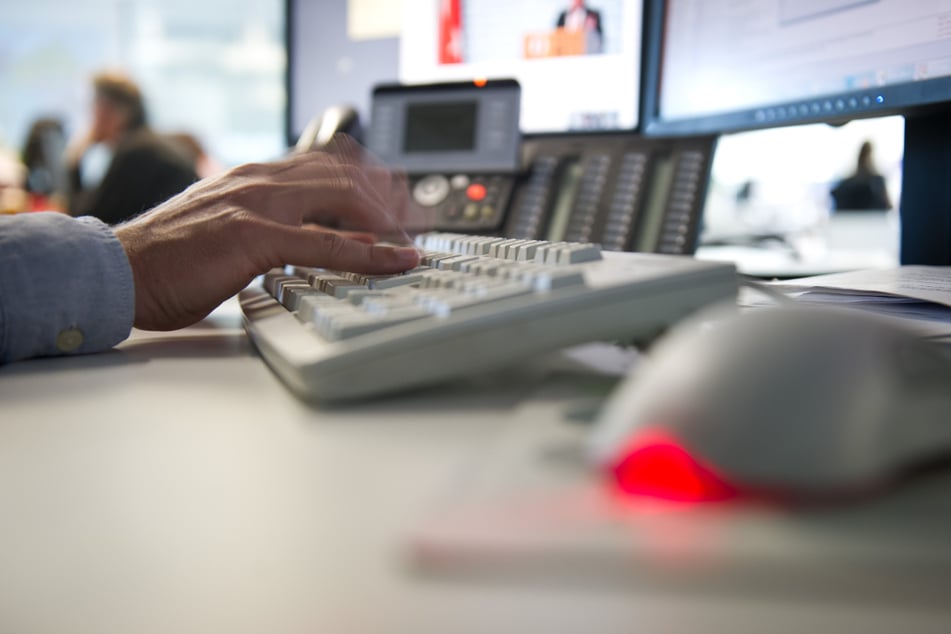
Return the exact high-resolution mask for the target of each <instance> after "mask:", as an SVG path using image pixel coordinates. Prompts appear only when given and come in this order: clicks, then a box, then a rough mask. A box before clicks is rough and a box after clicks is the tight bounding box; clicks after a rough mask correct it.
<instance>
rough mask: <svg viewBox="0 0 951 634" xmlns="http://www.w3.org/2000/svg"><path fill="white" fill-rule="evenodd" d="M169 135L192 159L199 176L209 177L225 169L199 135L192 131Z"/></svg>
mask: <svg viewBox="0 0 951 634" xmlns="http://www.w3.org/2000/svg"><path fill="white" fill-rule="evenodd" d="M168 137H169V138H170V139H171V140H172V141H174V142H175V143H176V144H178V146H179V147H180V148H181V149H182V150H183V151H184V152H185V154H186V155H187V156H188V158H189V159H190V160H191V161H192V164H193V165H194V167H195V173H197V174H198V178H208V177H209V176H215V175H216V174H220V173H222V172H223V171H225V168H224V167H223V166H222V165H221V164H220V163H219V162H218V161H216V160H215V159H214V157H212V156H211V155H210V154H209V153H208V151H207V150H206V149H205V146H204V144H202V142H201V141H199V140H198V137H197V136H195V135H194V134H192V133H191V132H174V133H171V134H169V135H168Z"/></svg>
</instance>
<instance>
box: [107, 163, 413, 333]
mask: <svg viewBox="0 0 951 634" xmlns="http://www.w3.org/2000/svg"><path fill="white" fill-rule="evenodd" d="M365 158H366V157H365V155H363V154H362V153H358V154H356V155H354V154H352V153H351V154H348V153H346V152H343V151H336V152H310V153H306V154H297V155H293V156H290V157H288V158H285V159H281V160H278V161H274V162H272V163H263V164H249V165H242V166H239V167H236V168H234V169H232V170H230V171H228V172H226V173H224V174H222V175H220V176H216V177H212V178H208V179H205V180H203V181H199V182H198V183H196V184H195V185H193V186H191V187H190V188H188V189H186V190H185V191H184V192H182V193H181V194H179V195H178V196H175V197H174V198H171V199H170V200H168V201H166V202H165V203H162V204H161V205H159V206H158V207H156V208H154V209H153V210H151V211H149V212H147V213H145V214H143V215H141V216H139V217H137V218H135V219H133V220H131V221H129V222H127V223H125V224H122V225H119V226H117V227H116V228H115V234H116V236H117V237H118V238H119V241H120V243H121V244H122V246H123V247H124V248H125V251H126V254H127V255H128V257H129V263H130V264H131V267H132V274H133V279H134V282H135V326H136V327H138V328H144V329H149V330H172V329H175V328H181V327H184V326H187V325H189V324H192V323H194V322H196V321H198V320H199V319H201V318H203V317H204V316H206V315H207V314H208V313H209V312H211V311H212V310H213V309H214V308H215V307H216V306H218V304H220V303H221V302H222V301H224V300H225V299H227V298H228V297H231V296H232V295H234V294H235V293H237V292H238V291H239V290H241V289H242V288H244V287H245V286H247V285H248V284H249V283H250V282H251V280H252V279H254V277H255V276H257V275H260V274H261V273H264V272H266V271H268V270H270V269H272V268H274V267H277V266H283V265H285V264H296V265H302V266H320V267H325V268H330V269H337V270H345V271H357V272H363V273H377V274H385V273H396V272H399V271H404V270H407V269H410V268H412V267H414V266H416V265H417V264H418V262H419V254H418V252H417V251H416V249H414V248H412V247H408V246H407V247H395V246H383V245H379V244H376V243H375V241H376V239H377V238H379V237H385V238H387V239H388V240H393V241H398V242H405V241H406V240H407V239H406V234H405V232H404V231H403V230H402V227H401V225H400V223H399V222H397V220H396V219H395V218H394V215H396V214H405V213H406V208H407V202H406V201H407V200H408V195H407V193H406V192H405V188H404V190H403V191H400V190H399V188H398V187H394V184H393V183H394V179H384V176H385V174H384V172H385V170H384V169H383V168H382V166H380V165H374V166H373V170H370V169H368V166H367V164H366V163H364V162H363V161H364V160H365ZM384 181H386V184H385V185H384V184H383V183H384ZM310 223H317V224H316V225H311V224H310ZM322 225H331V226H332V227H334V229H328V228H326V227H325V226H322ZM338 229H339V230H338Z"/></svg>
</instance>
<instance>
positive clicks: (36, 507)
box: [0, 309, 951, 634]
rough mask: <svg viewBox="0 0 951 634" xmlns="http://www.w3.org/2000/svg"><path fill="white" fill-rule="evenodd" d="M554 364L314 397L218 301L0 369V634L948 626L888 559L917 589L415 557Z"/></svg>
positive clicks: (947, 615) (944, 607)
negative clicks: (898, 595) (832, 587)
mask: <svg viewBox="0 0 951 634" xmlns="http://www.w3.org/2000/svg"><path fill="white" fill-rule="evenodd" d="M564 379H565V377H564V376H561V378H558V377H548V378H545V379H542V378H541V377H540V375H534V374H533V375H532V376H531V377H530V378H524V379H523V380H512V377H511V376H507V377H505V378H504V379H500V380H498V381H484V382H479V383H476V384H472V385H469V386H468V388H465V387H463V386H456V387H454V388H452V389H449V390H445V391H443V390H439V391H437V390H430V391H426V392H422V393H416V394H413V395H407V396H402V397H399V398H391V399H385V400H381V401H378V402H373V403H368V404H362V405H352V406H346V407H337V408H319V407H315V406H310V405H306V404H304V403H302V402H300V401H298V400H296V399H295V398H294V397H293V396H292V395H291V394H290V393H289V392H288V391H286V390H285V388H284V387H283V386H282V385H281V384H280V382H279V381H278V380H277V378H276V377H275V376H274V375H273V374H272V373H271V372H270V370H269V369H268V368H267V367H266V366H265V365H264V364H263V363H262V362H261V361H260V359H259V358H257V357H256V356H255V354H254V352H253V350H252V349H251V346H250V344H249V342H248V340H247V339H246V337H245V336H244V334H243V332H242V331H241V329H240V326H239V319H238V317H237V315H236V312H235V311H234V310H233V309H232V310H225V311H222V312H220V313H218V314H216V315H215V316H213V317H212V318H210V319H209V320H206V321H205V322H202V323H201V324H199V325H197V326H195V327H192V328H189V329H186V330H184V331H180V332H174V333H166V334H161V333H153V334H145V333H136V334H135V335H134V336H133V337H132V338H131V339H130V340H129V341H128V342H126V343H125V344H123V345H122V346H121V347H120V349H119V350H118V351H114V352H110V353H106V354H101V355H93V356H87V357H78V358H63V359H45V360H35V361H29V362H24V363H17V364H13V365H10V366H7V367H5V368H0V509H2V511H0V512H2V521H0V632H9V633H36V634H39V633H44V634H45V633H62V632H70V633H71V634H85V633H97V634H106V633H113V632H116V633H119V632H121V633H123V634H129V633H153V632H154V633H159V632H161V633H163V634H167V633H170V632H176V633H179V634H181V633H192V632H195V633H198V632H201V633H209V632H228V633H229V634H236V633H244V632H249V633H250V632H282V633H285V632H286V633H290V632H300V633H304V632H327V633H329V632H333V633H335V634H343V633H363V632H368V633H369V632H396V633H400V634H402V633H414V634H415V633H420V632H440V633H448V632H515V631H525V632H599V633H602V632H625V633H628V632H635V631H643V632H729V633H735V632H810V631H815V632H853V631H854V632H889V633H892V632H947V631H951V608H949V607H948V603H949V602H946V601H945V602H942V601H940V600H937V601H936V600H934V598H935V595H936V594H937V595H938V596H939V597H940V595H941V594H942V593H946V594H947V596H949V597H951V585H945V586H944V588H935V587H933V579H934V576H933V575H932V576H930V577H927V578H926V577H922V578H921V579H916V578H915V575H914V570H915V569H914V567H912V568H911V569H910V571H909V570H908V569H902V567H901V566H900V565H899V566H896V569H898V570H900V573H896V574H900V575H903V576H902V584H903V585H904V586H905V587H910V588H912V589H915V588H916V585H915V584H920V589H921V591H922V592H923V593H924V594H927V595H929V596H930V597H931V598H930V599H929V600H927V601H922V602H917V601H913V600H912V601H909V600H907V598H905V599H901V600H898V599H896V600H891V601H890V600H887V598H886V599H885V600H883V598H882V597H872V596H869V597H863V596H862V594H861V593H856V592H849V588H844V589H843V590H844V592H843V593H842V594H841V595H840V594H838V593H836V592H831V593H827V592H823V593H821V596H809V593H806V594H802V593H792V594H785V593H783V592H764V593H757V592H748V591H742V592H740V591H721V590H718V585H719V584H718V581H717V579H710V580H709V581H708V582H707V583H705V584H700V585H699V587H697V588H694V589H693V590H692V591H689V592H685V591H679V590H677V589H675V588H674V589H672V588H663V587H652V585H651V583H650V579H649V578H648V579H647V580H646V582H644V581H643V580H642V582H641V583H638V584H629V583H624V582H618V583H597V584H586V583H578V582H577V581H576V582H574V583H572V582H564V583H562V582H561V579H560V578H559V576H558V575H557V574H554V575H552V576H551V577H549V578H546V579H539V578H534V579H508V580H505V579H501V580H500V579H494V580H485V579H473V578H465V577H462V578H454V577H451V576H450V577H449V578H447V577H445V576H440V575H435V576H434V575H427V574H425V572H424V571H420V570H419V569H418V568H416V567H413V566H411V565H410V562H409V561H408V555H407V543H408V540H407V535H408V534H410V533H412V532H413V531H414V530H415V529H416V527H418V526H419V525H420V522H421V518H424V517H425V516H426V513H427V512H429V511H430V510H431V509H432V506H433V503H434V500H436V499H440V498H442V499H444V498H445V497H446V495H447V492H451V488H450V485H451V482H452V479H453V477H454V474H458V473H459V470H460V469H462V468H465V465H471V464H473V460H474V459H476V460H477V459H479V458H480V457H481V456H486V455H490V453H491V452H489V451H488V448H490V447H493V446H495V443H497V441H498V439H499V437H500V434H501V433H502V432H504V431H505V429H506V427H507V425H509V424H510V423H511V421H512V420H514V419H517V418H518V417H519V416H520V415H521V416H525V415H526V412H529V414H528V415H532V416H535V415H536V414H537V413H538V412H542V411H544V408H545V407H547V406H548V405H549V404H550V403H549V402H548V400H546V399H542V401H539V399H538V397H532V396H531V395H532V394H538V393H539V389H541V390H542V391H543V392H546V393H551V392H552V390H551V389H546V386H548V387H549V388H550V385H551V383H552V382H553V381H554V382H557V381H559V380H564ZM555 391H557V390H555ZM552 398H553V399H555V400H557V397H552ZM533 408H534V410H533ZM532 411H534V412H535V414H532V413H531V412H532ZM946 484H947V483H946ZM941 490H942V491H945V492H947V491H951V486H943V488H941ZM949 497H951V496H942V498H941V499H943V500H945V501H947V500H948V499H949ZM938 506H941V505H938ZM947 507H948V504H947V503H945V504H944V505H943V517H948V516H949V513H948V508H947ZM899 508H900V505H899ZM915 508H919V509H920V507H915ZM916 512H917V511H916ZM938 515H941V513H938ZM915 521H918V522H920V523H921V524H922V525H924V526H927V525H928V523H929V522H931V521H932V519H931V516H930V515H929V514H927V513H925V514H923V515H922V516H921V517H917V518H915ZM855 529H856V530H857V531H859V532H858V533H857V534H858V535H861V530H862V527H861V525H857V526H856V527H855ZM944 534H945V535H951V532H945V533H944ZM948 541H951V539H949V540H948ZM945 555H947V549H945V551H944V553H943V554H942V556H945ZM941 561H945V562H946V561H947V559H943V560H941ZM898 563H900V562H898ZM945 570H947V569H945ZM830 572H831V573H833V575H834V574H835V572H836V571H835V570H831V569H830ZM767 574H770V575H780V576H781V575H782V574H783V573H782V569H781V568H776V567H773V568H772V569H771V572H768V573H767ZM944 576H945V577H947V575H944ZM925 584H927V587H926V585H925ZM911 595H914V592H912V593H911Z"/></svg>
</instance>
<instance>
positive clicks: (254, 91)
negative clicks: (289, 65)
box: [0, 0, 286, 165]
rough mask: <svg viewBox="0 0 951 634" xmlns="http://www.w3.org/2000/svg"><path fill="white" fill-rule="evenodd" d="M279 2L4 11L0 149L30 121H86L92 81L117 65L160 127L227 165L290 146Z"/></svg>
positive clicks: (52, 4)
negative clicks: (193, 140) (190, 137)
mask: <svg viewBox="0 0 951 634" xmlns="http://www.w3.org/2000/svg"><path fill="white" fill-rule="evenodd" d="M285 64H286V60H285V48H284V3H283V2H282V1H281V0H201V1H200V2H196V1H194V0H87V1H84V2H73V1H72V0H30V2H6V3H2V4H0V94H2V95H3V99H0V142H2V143H3V145H6V146H8V147H12V148H14V149H20V146H21V145H22V143H23V139H24V137H25V135H26V132H27V129H28V127H29V125H30V122H31V121H32V120H33V119H34V118H36V117H39V116H47V115H53V116H58V117H61V118H62V119H63V120H64V122H65V123H66V124H67V128H68V130H69V133H70V134H79V133H81V132H82V131H83V130H84V129H85V128H86V125H87V122H88V118H89V102H90V99H91V90H90V86H89V77H90V75H91V74H92V73H94V72H96V71H97V70H100V69H102V68H106V67H120V68H123V69H125V70H126V71H128V72H129V73H130V74H131V75H132V76H133V77H135V79H136V80H137V81H138V82H139V83H140V85H141V86H142V89H143V91H144V93H145V97H146V99H147V102H148V108H149V114H150V118H151V122H152V124H153V126H154V127H156V128H157V129H159V130H161V131H166V132H189V133H192V134H194V135H195V136H196V137H197V138H199V140H200V141H202V143H203V144H204V145H205V146H206V149H207V150H208V151H209V152H210V153H211V155H212V156H213V157H214V158H215V159H217V160H218V162H220V163H222V164H224V165H233V164H237V163H241V162H246V161H259V160H266V159H270V158H273V157H275V156H278V155H280V154H282V153H283V152H284V151H285V144H284V101H285V91H284V68H285Z"/></svg>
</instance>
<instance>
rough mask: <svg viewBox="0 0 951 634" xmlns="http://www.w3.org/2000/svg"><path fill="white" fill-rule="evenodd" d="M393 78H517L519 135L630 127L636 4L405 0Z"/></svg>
mask: <svg viewBox="0 0 951 634" xmlns="http://www.w3.org/2000/svg"><path fill="white" fill-rule="evenodd" d="M403 11H404V17H403V28H402V31H401V34H400V62H399V78H400V81H401V82H403V83H408V84H427V83H436V82H443V81H460V80H469V79H474V78H486V79H516V80H517V81H518V82H519V84H520V85H521V88H522V102H521V115H520V128H521V131H522V132H523V133H525V134H538V133H550V132H571V131H581V130H584V131H591V130H632V129H634V128H636V126H637V123H638V117H637V114H638V109H637V108H638V106H637V104H638V90H639V86H640V73H639V68H640V58H641V20H642V0H594V1H592V2H582V1H581V0H531V1H529V0H479V1H474V0H441V1H436V0H404V1H403Z"/></svg>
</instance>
